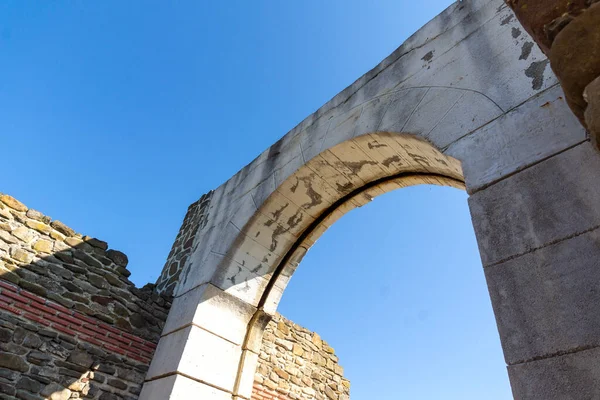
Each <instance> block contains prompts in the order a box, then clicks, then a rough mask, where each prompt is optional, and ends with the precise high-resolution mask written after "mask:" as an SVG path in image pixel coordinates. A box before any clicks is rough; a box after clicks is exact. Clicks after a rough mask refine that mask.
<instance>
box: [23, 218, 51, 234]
mask: <svg viewBox="0 0 600 400" xmlns="http://www.w3.org/2000/svg"><path fill="white" fill-rule="evenodd" d="M26 225H27V226H28V227H30V228H31V229H35V230H36V231H38V232H41V233H50V232H52V228H50V226H48V225H46V224H44V223H42V222H40V221H35V220H28V221H27V223H26Z"/></svg>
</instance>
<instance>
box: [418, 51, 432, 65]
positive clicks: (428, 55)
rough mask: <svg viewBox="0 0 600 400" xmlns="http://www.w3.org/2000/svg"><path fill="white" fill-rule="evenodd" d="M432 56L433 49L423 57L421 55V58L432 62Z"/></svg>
mask: <svg viewBox="0 0 600 400" xmlns="http://www.w3.org/2000/svg"><path fill="white" fill-rule="evenodd" d="M432 58H433V50H431V51H430V52H428V53H427V54H425V55H424V56H423V57H421V60H423V61H427V62H431V59H432Z"/></svg>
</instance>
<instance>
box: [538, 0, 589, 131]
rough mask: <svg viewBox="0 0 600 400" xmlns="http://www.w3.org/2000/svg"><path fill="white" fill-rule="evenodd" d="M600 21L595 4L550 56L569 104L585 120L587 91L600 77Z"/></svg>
mask: <svg viewBox="0 0 600 400" xmlns="http://www.w3.org/2000/svg"><path fill="white" fill-rule="evenodd" d="M580 1H581V0H580ZM599 20H600V4H594V5H592V6H591V7H590V8H589V9H587V10H586V11H585V12H584V13H582V14H581V15H579V16H578V17H577V18H575V19H573V21H572V22H570V23H569V24H568V25H566V26H565V27H564V29H562V30H561V31H560V33H559V34H558V35H557V36H556V39H555V40H554V43H553V44H552V48H551V49H550V54H549V59H550V62H551V63H552V69H553V70H554V72H555V73H556V76H557V77H558V79H559V80H560V83H561V85H562V87H563V90H564V91H565V95H566V98H567V101H568V102H569V105H570V106H571V109H572V110H573V112H574V113H575V115H577V117H579V119H580V120H581V121H584V111H585V108H586V107H587V103H586V101H585V100H584V99H583V91H584V89H585V87H586V86H587V85H589V84H590V82H592V81H593V80H594V79H596V78H597V77H598V76H600V51H597V49H599V48H600V29H598V21H599Z"/></svg>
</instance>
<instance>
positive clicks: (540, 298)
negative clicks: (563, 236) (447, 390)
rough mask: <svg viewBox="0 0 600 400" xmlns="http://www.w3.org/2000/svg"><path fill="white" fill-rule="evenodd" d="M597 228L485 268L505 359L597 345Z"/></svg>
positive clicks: (599, 326) (599, 301) (599, 282)
mask: <svg viewBox="0 0 600 400" xmlns="http://www.w3.org/2000/svg"><path fill="white" fill-rule="evenodd" d="M598 259H600V230H598V229H597V230H594V231H592V232H588V233H585V234H583V235H580V236H577V237H574V238H571V239H568V240H564V241H561V242H558V243H556V244H553V245H549V246H547V247H544V248H542V249H540V250H537V251H535V252H533V253H528V254H526V255H524V256H521V257H517V258H515V259H512V260H510V261H506V262H504V263H501V264H498V265H495V266H493V267H488V268H485V275H486V279H487V282H488V288H489V291H490V296H491V298H492V305H493V307H494V313H495V315H496V321H497V323H498V331H499V332H500V338H501V339H502V340H501V342H502V347H503V349H504V357H505V358H506V362H507V364H509V365H511V364H515V363H521V362H524V361H528V360H532V359H536V358H539V357H547V356H549V355H552V354H560V353H564V352H570V351H573V350H574V349H580V348H586V347H590V346H599V345H600V313H598V304H600V291H598V290H597V288H598V287H600V270H599V269H598V261H597V260H598Z"/></svg>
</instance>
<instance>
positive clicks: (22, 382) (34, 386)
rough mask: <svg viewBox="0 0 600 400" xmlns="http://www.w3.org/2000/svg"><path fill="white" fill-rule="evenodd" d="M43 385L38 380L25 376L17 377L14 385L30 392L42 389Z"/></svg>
mask: <svg viewBox="0 0 600 400" xmlns="http://www.w3.org/2000/svg"><path fill="white" fill-rule="evenodd" d="M43 387H44V386H43V385H42V384H41V383H39V382H38V381H36V380H33V379H31V378H28V377H26V376H24V377H22V378H21V379H19V381H18V382H17V386H16V388H17V389H24V390H27V391H28V392H32V393H38V392H39V391H40V390H42V388H43Z"/></svg>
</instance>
